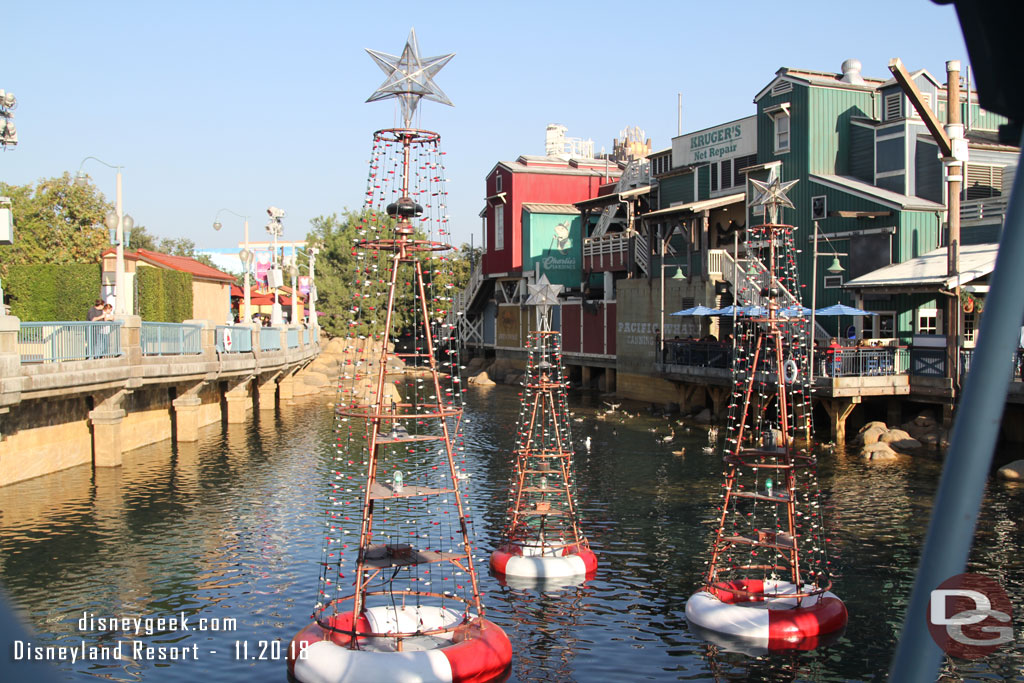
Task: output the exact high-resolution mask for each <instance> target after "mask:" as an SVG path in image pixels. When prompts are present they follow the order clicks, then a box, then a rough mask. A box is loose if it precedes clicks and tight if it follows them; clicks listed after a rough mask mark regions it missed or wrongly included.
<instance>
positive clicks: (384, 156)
mask: <svg viewBox="0 0 1024 683" xmlns="http://www.w3.org/2000/svg"><path fill="white" fill-rule="evenodd" d="M369 52H370V54H371V56H372V57H373V58H374V60H376V61H377V63H378V64H379V65H380V66H381V67H382V68H383V69H384V71H385V73H387V74H388V78H387V80H386V81H385V83H384V84H383V85H382V86H381V88H380V89H378V90H377V92H375V93H374V95H373V96H371V97H370V100H369V101H374V100H378V99H382V98H385V97H395V98H397V99H398V100H399V102H400V104H401V113H402V119H403V123H404V125H403V126H402V127H400V128H391V129H385V130H380V131H377V132H376V133H375V134H374V149H373V158H372V159H371V161H370V172H369V177H368V181H367V192H366V202H365V206H364V213H363V218H362V220H363V223H362V231H361V236H360V238H359V239H358V240H356V241H355V243H354V244H353V245H352V252H351V257H352V259H354V261H355V262H356V263H357V264H359V269H358V275H357V277H356V282H354V283H353V284H354V285H355V291H356V294H355V297H354V300H353V303H352V313H353V322H352V326H353V334H352V335H351V337H350V339H349V342H348V343H349V344H350V346H351V348H352V350H353V351H354V352H355V360H354V361H353V363H352V365H351V366H350V367H348V368H346V371H345V375H346V377H345V379H344V381H343V382H342V383H341V385H340V390H339V401H338V407H337V410H336V412H337V419H338V443H337V449H336V457H335V458H334V461H333V462H332V463H331V466H330V479H331V489H330V492H329V495H328V496H327V499H326V500H325V514H324V545H323V557H322V561H321V572H320V583H319V586H318V590H317V600H316V605H315V608H314V612H313V622H312V623H310V624H309V625H308V626H306V628H304V629H303V630H302V631H301V632H300V633H299V634H298V635H297V636H296V637H295V638H294V639H293V641H292V646H291V648H290V649H289V670H290V671H291V672H292V673H293V675H294V676H295V678H297V679H298V680H300V681H304V682H305V683H310V682H312V681H317V682H322V681H348V680H373V681H435V680H447V681H451V680H455V681H460V680H474V681H477V680H480V681H483V680H489V679H490V678H493V677H495V676H499V675H501V674H502V672H504V671H505V669H507V667H508V665H509V663H510V661H511V645H510V643H509V640H508V637H507V636H506V635H505V633H504V632H503V631H502V630H501V628H499V627H498V626H497V625H495V624H494V623H492V622H490V621H488V620H487V619H486V618H485V617H484V607H483V604H482V603H481V600H480V589H479V586H478V583H477V571H476V567H475V564H474V563H475V557H474V555H473V549H472V546H471V544H470V538H469V526H468V524H469V522H470V519H469V509H468V501H467V500H466V499H465V496H464V494H463V487H462V486H461V480H462V478H463V476H464V473H463V471H462V469H461V468H460V464H462V463H460V462H459V457H460V456H459V455H458V451H459V450H460V443H461V441H460V439H461V437H460V423H461V415H462V405H463V401H462V391H461V385H460V382H459V366H458V358H457V354H456V353H455V345H454V343H453V330H452V328H451V327H449V326H448V325H446V324H445V323H444V322H443V321H444V319H445V316H446V314H447V307H449V306H450V297H448V296H447V288H446V282H450V280H448V279H447V274H446V273H445V272H444V271H445V259H444V258H443V256H441V254H443V253H444V252H445V251H446V250H449V249H450V248H451V246H450V245H449V244H448V243H447V240H446V239H444V238H445V236H446V235H447V223H448V216H447V213H446V211H447V206H446V203H447V192H446V190H445V179H444V166H443V164H442V163H441V154H442V153H441V152H440V150H439V143H440V136H439V135H438V134H437V133H433V132H430V131H426V130H419V129H416V128H413V127H412V118H413V116H414V114H415V111H416V106H417V104H418V102H419V101H420V99H422V98H427V99H433V100H435V101H438V102H443V103H446V104H450V102H449V101H448V99H447V98H446V97H445V96H444V93H443V92H441V91H440V89H439V88H437V86H436V85H435V84H434V83H433V80H432V78H433V76H434V75H436V73H437V71H438V70H439V69H440V68H441V67H442V66H443V65H444V64H445V63H447V62H448V60H449V59H451V57H452V56H453V55H445V56H443V57H433V58H428V59H421V58H420V57H419V49H418V46H417V43H416V34H415V32H412V33H410V35H409V40H408V41H407V43H406V45H405V49H404V50H403V52H402V55H401V56H398V57H396V56H392V55H387V54H384V53H379V52H374V51H369ZM435 231H436V232H438V233H439V237H440V238H441V239H435V238H434V232H435ZM399 371H400V373H401V374H397V373H398V372H399ZM396 384H397V385H399V386H398V387H397V390H396ZM357 506H358V507H357ZM357 529H358V531H357ZM357 534H358V535H357ZM353 554H354V555H355V557H354V558H353Z"/></svg>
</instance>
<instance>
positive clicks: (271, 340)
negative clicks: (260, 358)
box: [260, 327, 281, 351]
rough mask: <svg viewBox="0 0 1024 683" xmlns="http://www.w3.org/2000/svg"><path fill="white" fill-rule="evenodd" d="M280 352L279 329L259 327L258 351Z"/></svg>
mask: <svg viewBox="0 0 1024 683" xmlns="http://www.w3.org/2000/svg"><path fill="white" fill-rule="evenodd" d="M280 350H281V328H280V327H261V328H260V351H280Z"/></svg>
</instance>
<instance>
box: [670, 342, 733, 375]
mask: <svg viewBox="0 0 1024 683" xmlns="http://www.w3.org/2000/svg"><path fill="white" fill-rule="evenodd" d="M662 362H663V363H665V364H666V365H688V366H691V367H698V368H728V367H729V366H730V365H731V364H732V345H731V344H726V343H723V342H713V341H689V340H679V341H676V340H671V341H668V340H666V341H665V351H664V357H663V358H662Z"/></svg>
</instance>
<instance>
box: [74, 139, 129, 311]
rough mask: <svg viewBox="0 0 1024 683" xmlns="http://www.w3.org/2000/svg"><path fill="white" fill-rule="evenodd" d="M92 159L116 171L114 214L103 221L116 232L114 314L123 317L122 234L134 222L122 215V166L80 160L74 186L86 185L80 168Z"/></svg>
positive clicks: (124, 308)
mask: <svg viewBox="0 0 1024 683" xmlns="http://www.w3.org/2000/svg"><path fill="white" fill-rule="evenodd" d="M90 159H92V160H93V161H98V162H99V163H101V164H103V165H104V166H106V167H107V168H113V169H115V170H116V171H117V199H116V203H115V208H114V213H108V214H107V217H106V219H105V220H104V221H103V223H104V225H106V226H107V228H109V229H111V230H114V231H116V232H115V236H114V240H115V242H116V243H117V245H116V246H117V265H116V266H115V269H114V313H115V314H117V315H125V314H127V313H128V311H127V309H126V307H125V306H126V303H127V297H126V296H125V291H124V279H125V274H124V233H125V231H126V230H129V231H130V230H131V229H132V227H133V226H134V225H135V221H134V220H132V217H131V216H126V215H124V207H123V205H122V201H121V169H122V168H124V167H123V166H115V165H114V164H108V163H107V162H105V161H103V160H102V159H97V158H96V157H86V158H84V159H82V163H81V164H79V165H78V173H76V174H75V185H78V186H79V187H82V186H84V185H85V184H86V182H88V181H87V177H86V175H85V174H84V173H82V167H83V166H85V162H87V161H89V160H90Z"/></svg>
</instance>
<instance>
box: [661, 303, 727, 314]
mask: <svg viewBox="0 0 1024 683" xmlns="http://www.w3.org/2000/svg"><path fill="white" fill-rule="evenodd" d="M669 315H718V314H717V313H716V312H715V309H714V308H708V307H707V306H705V305H703V304H698V305H697V306H694V307H693V308H684V309H683V310H681V311H676V312H675V313H669Z"/></svg>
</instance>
